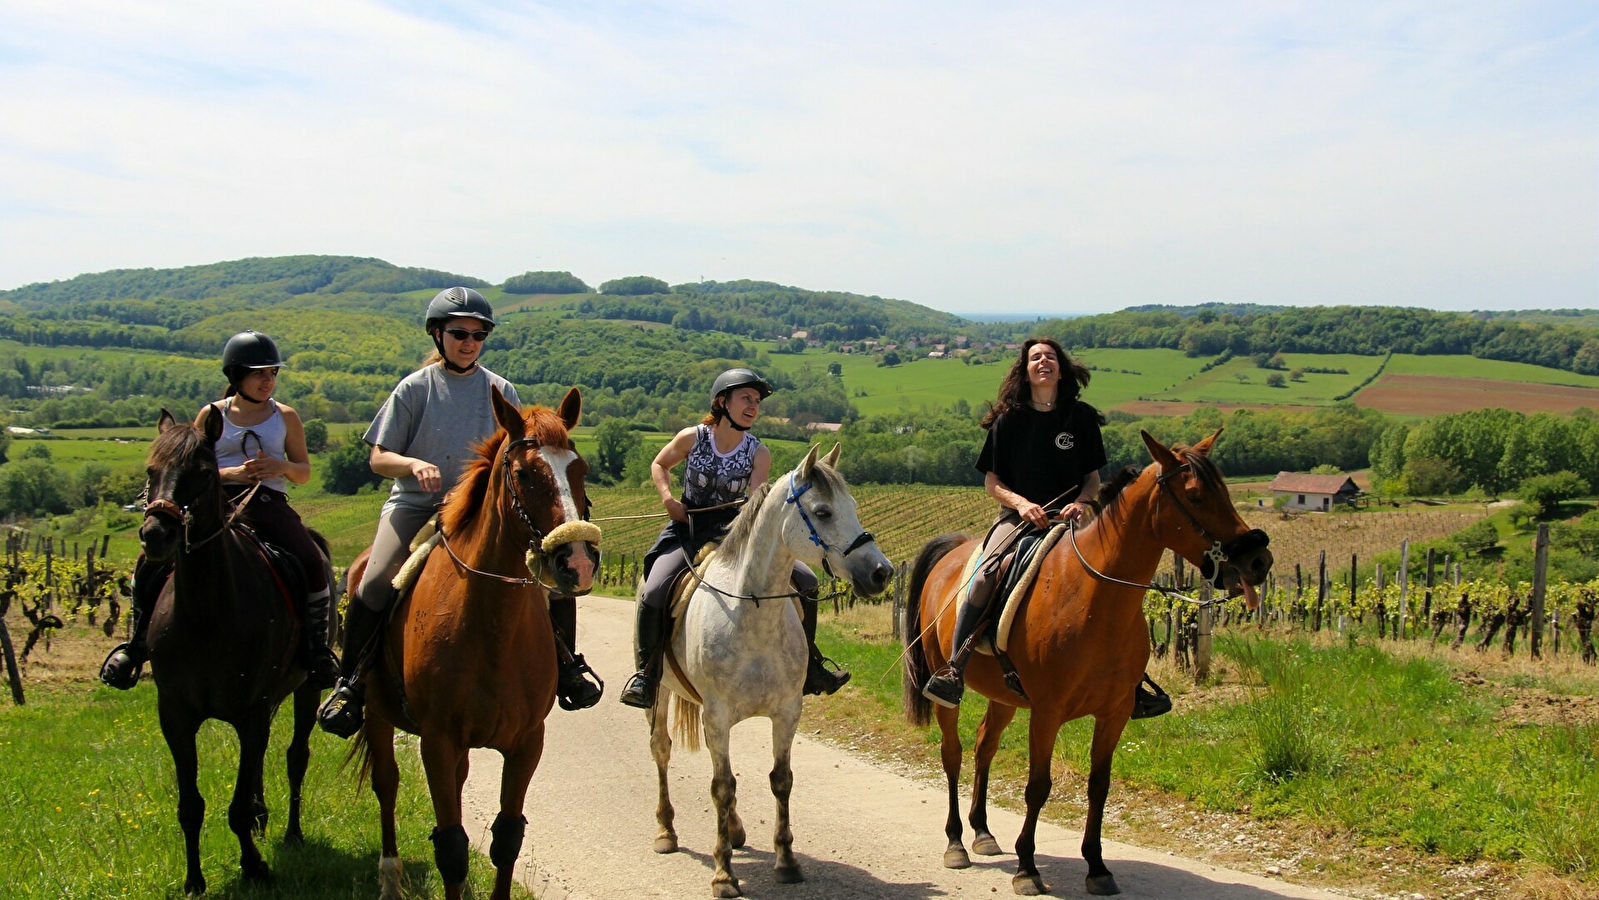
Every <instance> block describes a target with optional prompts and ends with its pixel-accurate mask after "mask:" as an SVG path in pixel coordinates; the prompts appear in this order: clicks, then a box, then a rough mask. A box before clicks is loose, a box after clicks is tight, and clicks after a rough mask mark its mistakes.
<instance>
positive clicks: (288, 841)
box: [283, 828, 305, 847]
mask: <svg viewBox="0 0 1599 900" xmlns="http://www.w3.org/2000/svg"><path fill="white" fill-rule="evenodd" d="M283 843H284V844H285V845H287V846H290V847H298V846H300V845H302V844H304V843H305V835H304V834H303V833H302V832H301V831H300V829H298V828H290V829H289V830H288V831H285V832H283Z"/></svg>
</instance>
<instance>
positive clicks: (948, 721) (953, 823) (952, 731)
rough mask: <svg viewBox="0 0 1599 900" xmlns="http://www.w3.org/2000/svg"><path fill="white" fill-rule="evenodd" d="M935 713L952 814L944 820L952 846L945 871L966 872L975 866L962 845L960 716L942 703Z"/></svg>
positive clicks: (945, 860) (946, 835)
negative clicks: (965, 870) (941, 740)
mask: <svg viewBox="0 0 1599 900" xmlns="http://www.w3.org/2000/svg"><path fill="white" fill-rule="evenodd" d="M933 713H934V714H935V715H936V716H938V730H939V731H940V732H942V733H943V735H944V741H943V743H942V744H940V745H939V754H938V755H939V759H940V761H942V762H943V763H944V781H945V783H946V784H948V785H949V815H947V816H945V818H944V836H945V837H947V838H949V846H947V847H945V848H944V868H946V869H964V868H966V867H967V866H970V865H971V864H972V858H971V857H970V856H967V855H966V845H964V844H962V843H961V810H960V802H961V798H960V780H961V736H960V715H961V714H960V710H958V709H950V708H949V707H947V706H944V705H943V704H934V705H933Z"/></svg>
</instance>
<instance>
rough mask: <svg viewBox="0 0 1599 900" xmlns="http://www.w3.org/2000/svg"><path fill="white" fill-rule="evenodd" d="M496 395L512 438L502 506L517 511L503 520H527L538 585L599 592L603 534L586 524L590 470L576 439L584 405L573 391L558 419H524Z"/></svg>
mask: <svg viewBox="0 0 1599 900" xmlns="http://www.w3.org/2000/svg"><path fill="white" fill-rule="evenodd" d="M491 393H492V395H493V398H494V417H495V419H497V420H498V421H499V423H500V427H501V428H504V429H505V433H506V440H505V441H504V443H503V444H502V446H501V449H500V462H499V465H500V466H501V469H502V474H503V483H504V490H503V492H502V500H501V502H502V503H504V504H505V505H507V506H509V507H510V508H509V509H506V510H502V513H503V514H507V515H508V516H510V517H515V518H517V519H520V520H521V522H522V524H523V525H525V526H526V527H527V529H528V531H529V532H530V536H529V541H528V568H529V570H531V571H532V572H533V576H534V577H535V578H538V579H539V580H540V581H542V582H544V583H545V586H546V587H548V588H552V589H554V590H556V591H558V592H559V593H562V594H570V595H573V596H577V595H580V594H586V593H588V592H589V591H591V590H593V589H594V572H595V569H596V567H597V566H598V565H599V558H600V553H599V549H598V548H599V543H600V528H599V526H598V525H595V524H594V523H592V522H589V521H587V518H586V516H587V513H588V508H589V500H588V495H587V494H586V493H585V492H584V488H583V477H584V476H585V475H586V474H587V473H588V469H589V467H588V463H587V462H584V460H583V457H581V456H579V455H578V453H577V449H576V448H575V447H574V446H573V445H572V438H571V435H570V433H569V432H570V430H571V428H572V427H573V426H575V425H576V424H577V422H578V418H579V417H580V416H581V415H582V412H583V398H582V396H581V395H580V394H579V393H578V390H577V388H572V389H571V390H570V391H567V393H566V397H565V399H563V400H562V401H561V405H560V407H559V408H558V409H556V410H554V411H553V412H552V411H551V410H548V409H545V408H543V407H533V408H531V409H529V410H527V411H526V412H522V411H520V410H518V409H517V408H516V407H514V406H512V405H511V404H510V402H509V401H507V400H506V399H505V398H504V397H502V396H501V395H500V392H499V391H492V392H491ZM546 579H553V583H550V582H549V581H547V580H546Z"/></svg>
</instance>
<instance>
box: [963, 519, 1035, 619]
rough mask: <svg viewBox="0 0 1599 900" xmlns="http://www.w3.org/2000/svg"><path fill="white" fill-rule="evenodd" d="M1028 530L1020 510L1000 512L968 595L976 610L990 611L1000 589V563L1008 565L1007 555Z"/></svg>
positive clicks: (984, 548)
mask: <svg viewBox="0 0 1599 900" xmlns="http://www.w3.org/2000/svg"><path fill="white" fill-rule="evenodd" d="M1025 528H1027V523H1026V522H1025V521H1023V520H1022V517H1021V514H1020V513H1018V512H1016V510H1014V509H1011V508H1010V507H1004V508H1002V509H1001V510H1000V511H999V515H998V516H996V517H995V518H994V524H993V525H992V526H991V527H990V528H989V529H988V536H987V537H985V538H984V539H983V555H982V556H981V557H980V558H979V559H978V560H977V569H976V571H974V572H973V573H972V581H971V586H970V588H969V589H968V590H967V593H966V602H967V604H969V605H970V606H972V607H973V608H975V609H985V608H987V606H988V601H989V600H990V599H991V598H992V597H993V596H994V591H995V589H996V588H997V587H998V581H999V567H1000V563H1002V562H1004V560H1005V554H1007V553H1009V552H1010V551H1011V550H1012V549H1014V548H1015V545H1016V538H1017V537H1018V536H1019V532H1021V531H1022V530H1023V529H1025Z"/></svg>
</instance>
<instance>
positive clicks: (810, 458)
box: [794, 444, 818, 478]
mask: <svg viewBox="0 0 1599 900" xmlns="http://www.w3.org/2000/svg"><path fill="white" fill-rule="evenodd" d="M817 449H818V448H817V445H816V444H812V445H811V449H810V451H809V452H807V453H806V454H805V458H804V459H802V460H800V464H799V465H798V466H796V467H795V469H794V471H796V472H798V473H799V477H801V478H810V477H811V469H812V468H813V467H814V466H815V465H816V451H817Z"/></svg>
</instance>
